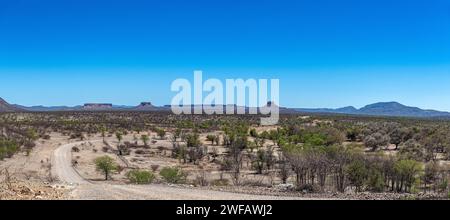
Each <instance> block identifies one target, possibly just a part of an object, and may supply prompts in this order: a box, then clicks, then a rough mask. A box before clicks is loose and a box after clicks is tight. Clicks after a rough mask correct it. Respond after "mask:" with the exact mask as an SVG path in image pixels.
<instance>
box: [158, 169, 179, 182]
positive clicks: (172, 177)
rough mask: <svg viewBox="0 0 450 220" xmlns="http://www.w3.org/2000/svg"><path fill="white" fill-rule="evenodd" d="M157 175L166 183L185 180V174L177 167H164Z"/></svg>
mask: <svg viewBox="0 0 450 220" xmlns="http://www.w3.org/2000/svg"><path fill="white" fill-rule="evenodd" d="M159 175H161V177H162V178H163V179H164V180H165V181H166V182H168V183H184V182H185V181H186V174H185V173H184V172H183V171H182V170H181V169H180V168H177V167H173V168H172V167H165V168H163V169H162V170H161V171H160V172H159Z"/></svg>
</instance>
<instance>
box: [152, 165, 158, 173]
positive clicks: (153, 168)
mask: <svg viewBox="0 0 450 220" xmlns="http://www.w3.org/2000/svg"><path fill="white" fill-rule="evenodd" d="M150 168H151V169H152V171H153V172H156V171H157V170H158V169H159V165H157V164H154V165H151V166H150Z"/></svg>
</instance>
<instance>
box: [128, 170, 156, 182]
mask: <svg viewBox="0 0 450 220" xmlns="http://www.w3.org/2000/svg"><path fill="white" fill-rule="evenodd" d="M127 177H128V179H129V180H130V182H132V183H134V184H149V183H152V182H153V180H155V174H153V173H152V172H150V171H146V170H132V171H130V172H128V173H127Z"/></svg>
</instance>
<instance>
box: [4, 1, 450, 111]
mask: <svg viewBox="0 0 450 220" xmlns="http://www.w3.org/2000/svg"><path fill="white" fill-rule="evenodd" d="M196 69H200V70H203V71H204V72H205V73H204V76H205V77H216V78H220V79H225V78H230V77H233V78H235V77H241V78H279V79H280V87H281V91H280V92H281V97H280V98H281V105H284V106H290V107H341V106H347V105H354V106H356V107H361V106H363V105H365V104H369V103H373V102H377V101H399V102H402V103H404V104H407V105H412V106H418V107H422V108H429V109H438V110H447V111H450V1H447V0H423V1H415V0H397V1H396V0H389V1H387V0H365V1H360V0H353V1H348V0H339V1H334V0H329V1H325V0H297V1H283V0H273V1H264V0H259V1H243V0H239V1H238V0H214V1H208V0H203V1H196V0H191V1H185V0H160V1H136V0H126V1H125V0H124V1H113V0H109V1H95V0H89V1H87V0H77V1H75V0H73V1H70V0H67V1H56V0H54V1H50V0H39V1H38V0H28V1H25V0H2V1H0V82H1V84H0V97H3V98H4V99H6V100H7V101H9V102H12V103H19V104H23V105H38V104H43V105H77V104H82V103H85V102H112V103H115V104H127V105H136V104H137V103H139V102H141V101H152V102H154V103H155V104H157V105H164V104H168V103H170V100H171V98H172V96H173V95H174V93H172V92H170V84H171V82H172V80H174V79H176V78H180V77H187V78H192V71H193V70H196Z"/></svg>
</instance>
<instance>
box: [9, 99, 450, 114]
mask: <svg viewBox="0 0 450 220" xmlns="http://www.w3.org/2000/svg"><path fill="white" fill-rule="evenodd" d="M268 105H271V103H270V102H269V103H268ZM170 107H171V106H170V105H165V106H154V105H153V104H152V103H151V102H142V103H141V104H139V105H137V106H126V105H113V104H109V103H87V104H84V105H78V106H73V107H70V106H31V107H27V106H22V105H12V104H9V103H8V102H6V101H5V100H3V99H2V98H0V112H24V111H25V112H27V111H29V112H55V111H149V112H151V111H170ZM224 107H226V106H224ZM195 108H201V106H200V105H192V109H195ZM234 109H235V111H237V110H238V109H243V110H245V112H249V110H250V109H252V108H249V107H241V106H234ZM280 113H281V114H299V113H318V114H346V115H367V116H395V117H418V118H449V119H450V112H444V111H436V110H424V109H420V108H417V107H410V106H406V105H402V104H400V103H398V102H379V103H375V104H370V105H367V106H365V107H363V108H360V109H357V108H355V107H353V106H348V107H343V108H336V109H332V108H285V107H280Z"/></svg>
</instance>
